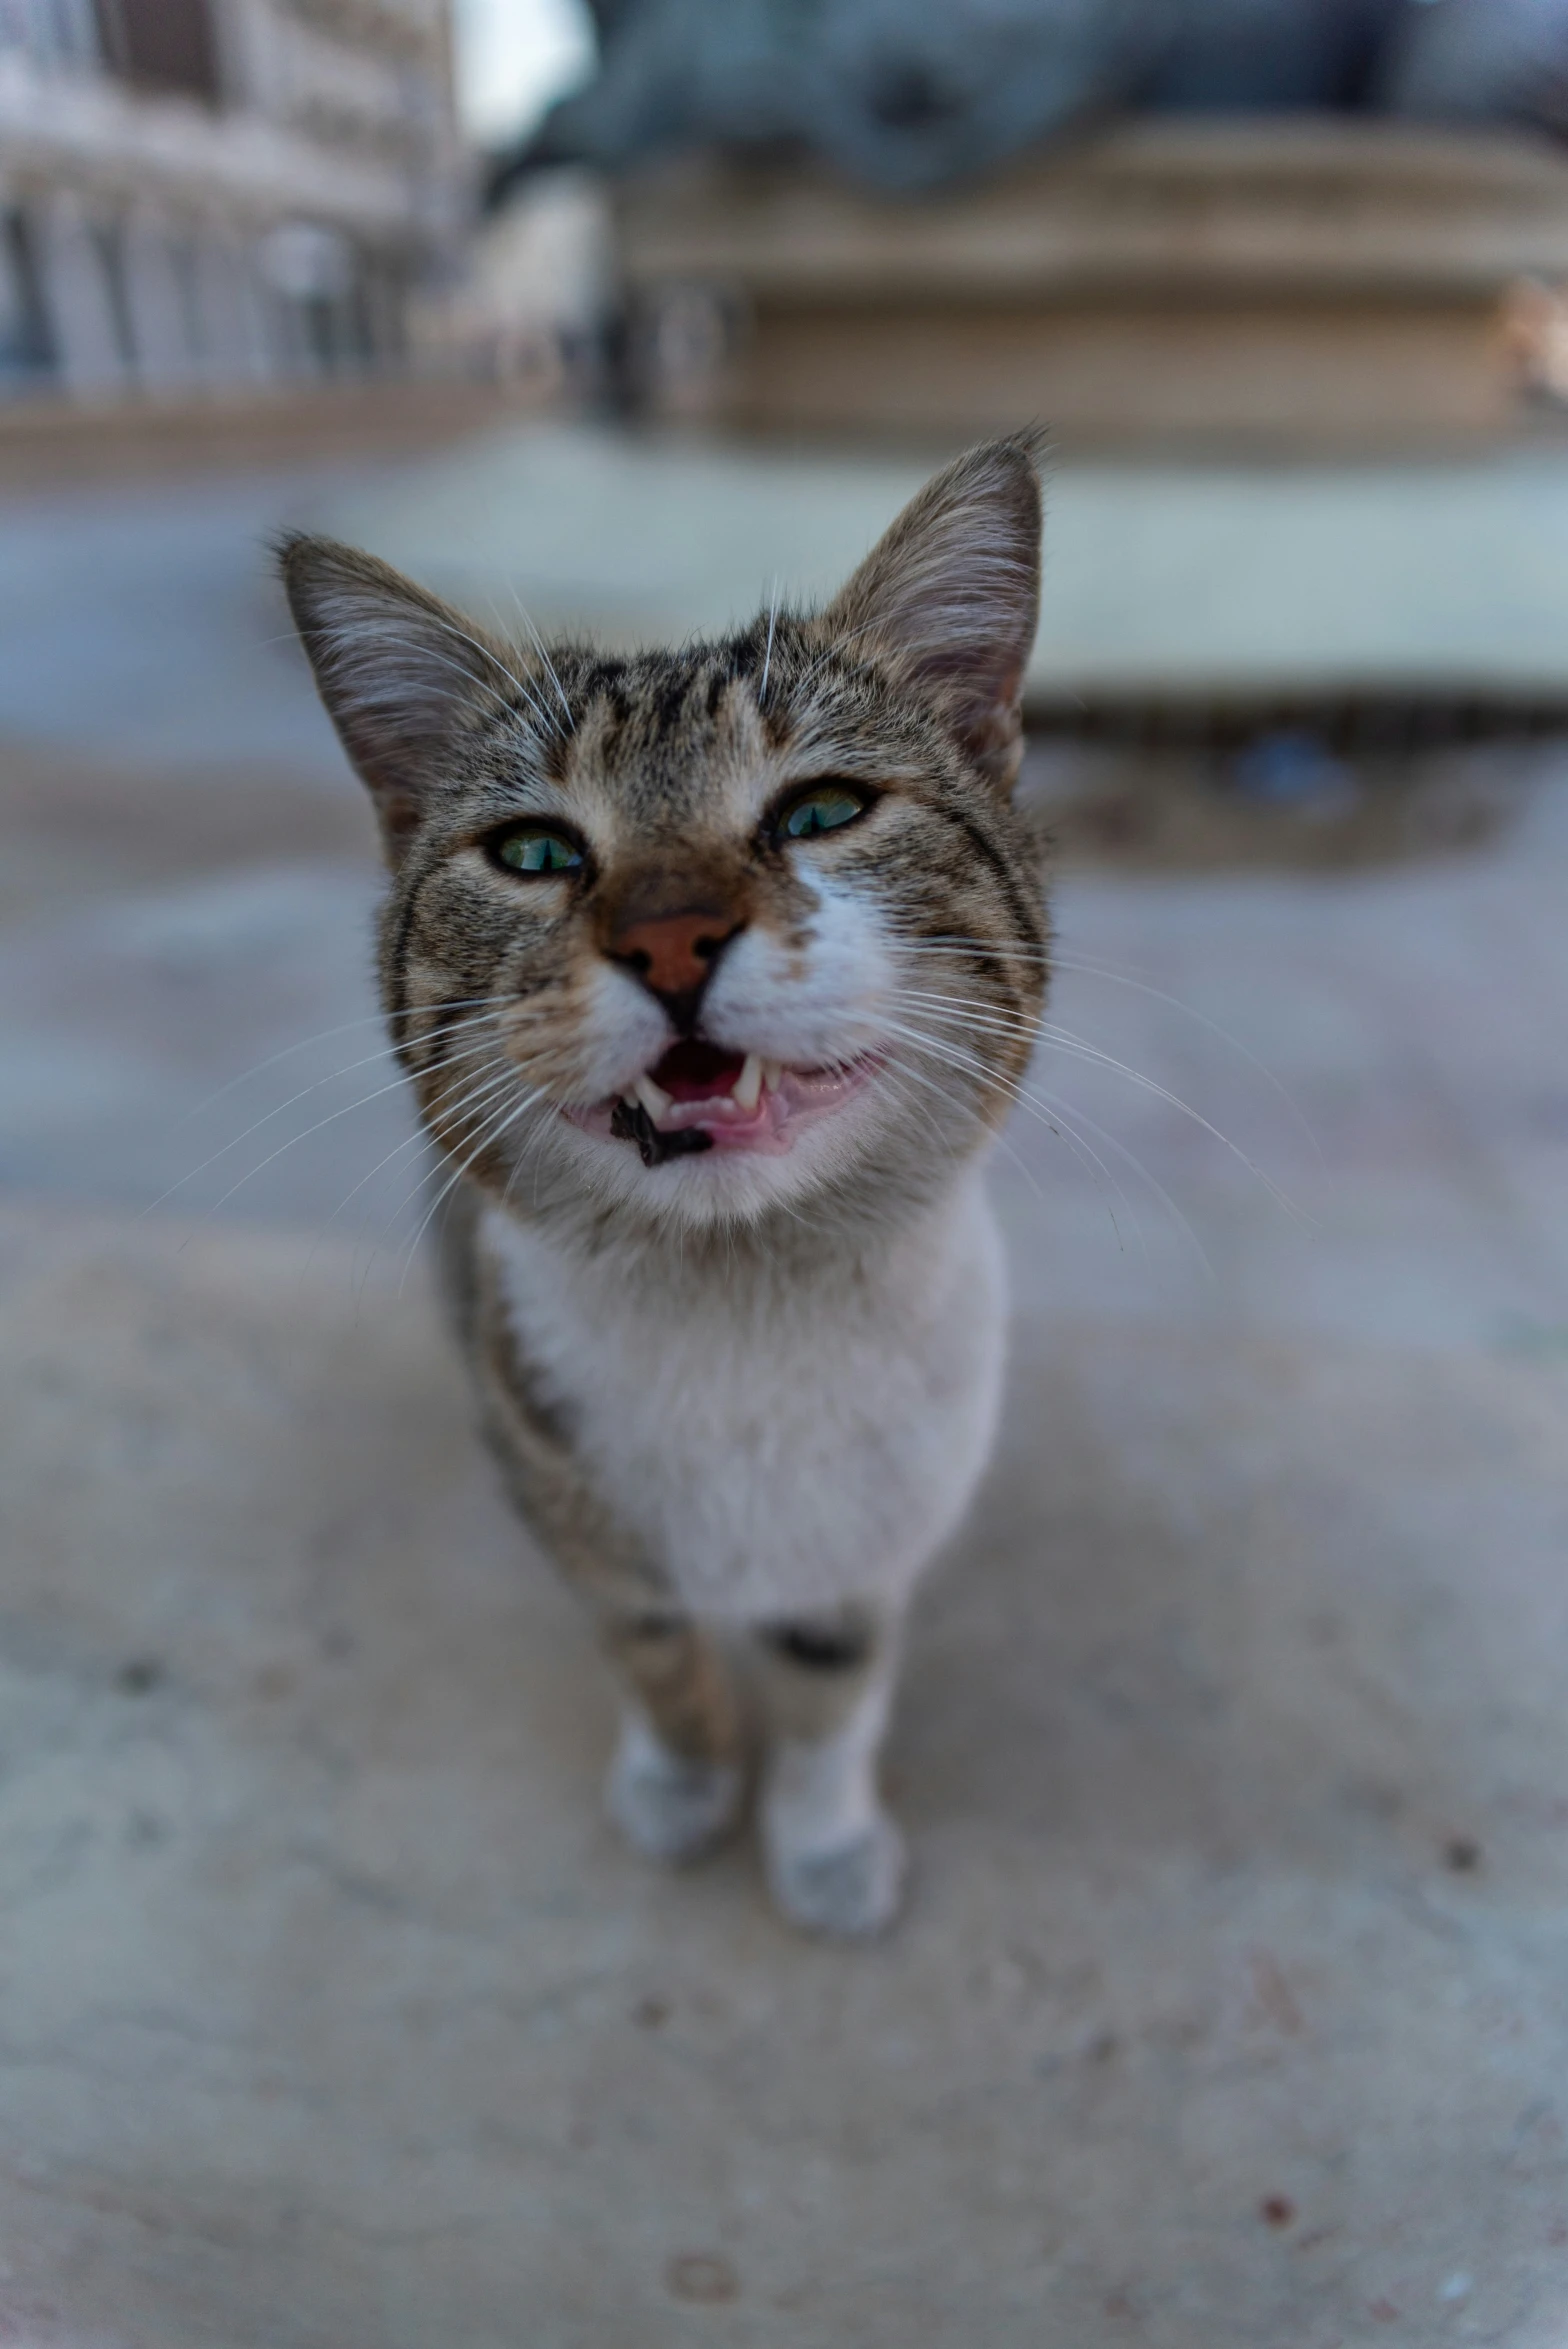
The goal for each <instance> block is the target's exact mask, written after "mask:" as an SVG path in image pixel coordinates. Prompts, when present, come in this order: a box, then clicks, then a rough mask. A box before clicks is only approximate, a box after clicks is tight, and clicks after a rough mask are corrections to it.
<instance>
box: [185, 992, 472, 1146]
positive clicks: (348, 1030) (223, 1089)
mask: <svg viewBox="0 0 1568 2349" xmlns="http://www.w3.org/2000/svg"><path fill="white" fill-rule="evenodd" d="M509 1000H510V997H509V996H508V995H460V996H457V997H455V998H454V999H453V1000H452V1001H451V1002H448V1003H422V1004H414V1005H412V1006H411V1007H410V1008H409V1009H408V1010H406V1011H367V1012H365V1013H363V1014H362V1015H361V1016H360V1018H358V1019H356V1020H340V1021H339V1023H338V1025H337V1026H336V1027H335V1028H318V1029H317V1031H316V1033H315V1034H314V1035H313V1036H301V1037H300V1038H299V1039H298V1040H297V1041H296V1042H295V1043H293V1044H285V1045H284V1046H283V1048H282V1050H281V1051H278V1052H269V1053H268V1055H267V1057H266V1059H265V1060H258V1061H257V1062H256V1063H255V1065H254V1066H253V1067H251V1068H247V1069H241V1071H240V1073H239V1075H238V1076H237V1077H230V1078H229V1080H228V1082H227V1083H226V1084H222V1085H220V1086H219V1087H218V1090H217V1091H216V1093H209V1094H208V1095H207V1097H206V1099H205V1100H203V1101H198V1102H197V1103H196V1104H195V1105H194V1107H193V1108H190V1109H186V1110H182V1111H181V1113H180V1115H179V1116H178V1117H177V1118H176V1119H175V1120H174V1124H173V1126H172V1127H171V1128H170V1131H171V1132H177V1131H178V1129H179V1128H180V1127H181V1126H183V1125H187V1124H188V1123H189V1122H190V1120H191V1119H192V1118H193V1117H200V1116H201V1115H202V1114H203V1112H204V1111H206V1110H209V1109H214V1108H216V1107H217V1104H218V1103H219V1102H220V1101H222V1100H225V1099H226V1098H227V1096H228V1095H229V1094H230V1093H232V1092H233V1091H234V1090H235V1088H236V1087H237V1086H239V1085H248V1084H249V1083H250V1082H251V1080H252V1078H254V1077H259V1076H264V1075H265V1074H266V1072H267V1070H268V1069H269V1068H276V1067H277V1065H278V1063H279V1061H282V1060H292V1059H293V1057H294V1056H295V1054H296V1053H300V1052H308V1051H309V1050H310V1049H311V1047H312V1045H315V1044H330V1043H331V1041H332V1039H333V1038H334V1037H335V1036H347V1035H350V1034H352V1032H353V1030H354V1029H355V1028H370V1027H389V1026H390V1025H391V1024H392V1023H393V1021H395V1020H412V1019H419V1018H422V1017H425V1016H428V1014H430V1013H431V1012H444V1011H466V1010H468V1009H469V1008H470V1007H471V1006H475V1005H480V1004H484V1005H489V1004H494V1003H506V1002H508V1001H509ZM399 1049H400V1046H399V1044H398V1042H397V1040H396V1039H394V1041H393V1042H392V1043H390V1044H389V1045H388V1046H387V1047H386V1050H387V1052H388V1053H392V1052H396V1051H398V1050H399Z"/></svg>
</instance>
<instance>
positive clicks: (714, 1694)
mask: <svg viewBox="0 0 1568 2349" xmlns="http://www.w3.org/2000/svg"><path fill="white" fill-rule="evenodd" d="M601 1632H602V1636H603V1639H604V1644H605V1647H606V1649H607V1651H608V1653H609V1655H610V1657H611V1660H612V1662H613V1663H614V1664H615V1665H616V1667H617V1669H618V1672H619V1675H620V1678H621V1681H622V1684H623V1687H624V1689H625V1691H626V1694H627V1699H628V1701H627V1703H626V1704H625V1707H624V1709H623V1711H622V1714H621V1731H620V1737H619V1739H618V1741H617V1743H616V1748H615V1753H614V1756H613V1757H612V1759H611V1763H610V1770H609V1777H608V1779H607V1781H606V1785H605V1801H606V1804H607V1806H608V1808H609V1812H610V1816H611V1818H612V1819H613V1820H614V1821H615V1824H616V1825H617V1827H619V1828H620V1830H621V1833H622V1834H623V1835H624V1836H625V1837H626V1840H627V1841H628V1843H630V1844H632V1845H633V1846H634V1847H635V1848H636V1849H637V1850H638V1851H640V1852H642V1853H644V1854H645V1855H646V1857H647V1858H649V1859H654V1860H668V1861H685V1860H695V1859H700V1858H701V1856H702V1855H703V1853H704V1852H707V1851H709V1850H711V1849H712V1847H713V1846H714V1845H715V1844H716V1843H718V1842H720V1841H722V1839H723V1838H724V1836H725V1835H727V1834H728V1832H729V1830H730V1829H731V1827H733V1826H734V1824H735V1822H736V1820H737V1819H738V1818H739V1816H740V1812H741V1807H742V1803H743V1800H744V1797H745V1776H744V1770H743V1767H742V1761H741V1736H740V1722H739V1716H738V1713H737V1711H736V1707H735V1701H734V1697H733V1695H732V1693H731V1690H730V1687H729V1683H728V1680H727V1678H726V1676H725V1672H724V1666H723V1663H722V1661H721V1659H720V1657H719V1655H718V1653H717V1651H716V1649H715V1648H714V1646H713V1643H712V1641H711V1640H710V1639H709V1637H708V1635H707V1633H706V1632H704V1631H702V1630H701V1629H699V1627H698V1626H697V1625H696V1624H695V1623H693V1622H691V1621H690V1620H689V1618H688V1617H686V1616H684V1615H678V1614H675V1613H653V1612H648V1611H640V1612H636V1613H627V1614H610V1615H607V1616H605V1617H604V1618H603V1620H602V1623H601Z"/></svg>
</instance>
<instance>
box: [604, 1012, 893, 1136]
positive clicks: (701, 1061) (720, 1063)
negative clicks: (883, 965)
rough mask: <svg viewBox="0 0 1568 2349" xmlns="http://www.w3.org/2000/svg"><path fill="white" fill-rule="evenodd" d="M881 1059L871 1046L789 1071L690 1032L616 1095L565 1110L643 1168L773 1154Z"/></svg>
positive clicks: (839, 1103) (841, 1099)
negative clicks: (704, 1154) (700, 1155)
mask: <svg viewBox="0 0 1568 2349" xmlns="http://www.w3.org/2000/svg"><path fill="white" fill-rule="evenodd" d="M881 1059H882V1054H881V1053H880V1052H875V1051H873V1052H865V1053H861V1054H860V1055H859V1056H858V1057H857V1058H856V1059H854V1060H848V1061H841V1062H838V1063H836V1064H832V1065H829V1066H827V1067H823V1068H794V1067H791V1066H790V1065H789V1064H788V1063H787V1062H785V1061H778V1060H765V1059H763V1057H762V1055H761V1054H760V1053H755V1052H732V1051H729V1050H727V1049H726V1048H725V1047H724V1046H723V1045H719V1044H709V1043H706V1042H703V1041H702V1040H700V1039H698V1038H695V1037H687V1038H683V1039H682V1041H681V1042H680V1043H678V1044H672V1045H671V1046H670V1047H669V1049H668V1051H667V1052H665V1053H664V1054H663V1055H662V1056H661V1057H660V1058H659V1059H658V1060H657V1061H656V1062H655V1063H654V1065H653V1067H652V1068H651V1069H647V1070H645V1071H644V1072H643V1074H642V1075H641V1076H640V1077H637V1078H635V1079H634V1080H633V1082H632V1083H631V1084H629V1085H628V1086H627V1087H626V1088H625V1090H624V1091H623V1092H622V1094H621V1095H620V1096H619V1097H618V1098H616V1099H612V1100H609V1101H601V1102H598V1103H595V1104H594V1105H592V1106H591V1107H590V1106H582V1107H578V1106H576V1105H573V1104H568V1105H567V1107H566V1109H565V1111H564V1114H565V1115H566V1116H567V1117H568V1118H570V1119H571V1121H572V1123H573V1124H574V1125H579V1126H582V1127H584V1128H585V1129H586V1130H587V1131H588V1132H589V1133H593V1134H600V1135H602V1136H603V1137H604V1138H605V1139H606V1140H609V1141H617V1142H635V1143H636V1145H637V1148H638V1150H639V1152H640V1153H641V1156H642V1162H643V1164H644V1166H662V1165H663V1164H664V1163H665V1161H666V1160H667V1159H671V1158H682V1157H689V1156H690V1155H691V1154H692V1153H693V1152H696V1151H705V1150H719V1151H729V1150H746V1151H752V1152H756V1153H760V1154H761V1155H762V1156H764V1157H773V1158H777V1157H781V1156H782V1155H783V1154H784V1152H785V1151H787V1150H789V1149H790V1148H791V1147H792V1145H793V1143H794V1140H795V1136H796V1134H797V1133H798V1132H799V1131H800V1129H801V1128H802V1127H803V1126H806V1125H810V1124H813V1123H815V1121H816V1120H817V1119H818V1118H820V1117H823V1116H826V1115H829V1114H831V1112H833V1111H834V1110H837V1109H840V1108H842V1107H843V1105H844V1103H845V1102H847V1101H849V1100H850V1099H852V1097H853V1096H854V1095H855V1094H856V1093H858V1092H859V1091H860V1089H861V1087H862V1086H863V1085H864V1084H865V1082H866V1080H867V1078H868V1077H869V1076H870V1075H871V1073H872V1071H873V1069H874V1068H876V1067H877V1066H878V1065H879V1064H880V1062H881Z"/></svg>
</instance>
